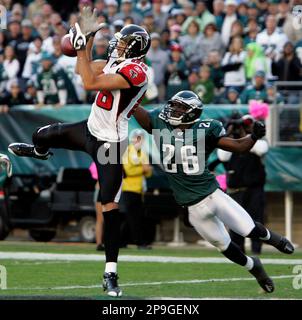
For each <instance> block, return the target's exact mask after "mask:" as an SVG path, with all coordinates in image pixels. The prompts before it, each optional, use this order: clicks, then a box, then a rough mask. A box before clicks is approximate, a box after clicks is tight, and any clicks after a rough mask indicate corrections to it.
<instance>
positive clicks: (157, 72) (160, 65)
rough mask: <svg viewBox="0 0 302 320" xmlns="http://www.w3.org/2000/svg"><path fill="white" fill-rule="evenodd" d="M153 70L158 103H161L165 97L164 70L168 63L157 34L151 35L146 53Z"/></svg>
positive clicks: (167, 57) (167, 56) (167, 55)
mask: <svg viewBox="0 0 302 320" xmlns="http://www.w3.org/2000/svg"><path fill="white" fill-rule="evenodd" d="M147 58H148V59H149V60H150V62H151V65H152V68H153V70H154V83H155V85H156V86H157V87H158V89H159V97H158V98H159V101H160V102H162V101H163V99H164V96H165V89H164V79H165V73H166V68H167V65H168V62H169V54H168V53H167V51H165V50H162V49H161V47H160V35H159V34H158V33H152V34H151V48H150V49H149V51H148V53H147Z"/></svg>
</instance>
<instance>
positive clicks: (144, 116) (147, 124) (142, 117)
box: [133, 107, 152, 134]
mask: <svg viewBox="0 0 302 320" xmlns="http://www.w3.org/2000/svg"><path fill="white" fill-rule="evenodd" d="M133 115H134V118H135V119H136V121H137V122H138V123H139V124H140V126H141V127H142V128H143V129H145V130H146V131H147V132H148V133H150V134H151V131H152V125H151V119H150V116H149V113H148V112H147V111H146V110H145V109H144V108H142V107H138V108H137V109H136V110H135V112H134V114H133Z"/></svg>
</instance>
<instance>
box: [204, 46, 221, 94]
mask: <svg viewBox="0 0 302 320" xmlns="http://www.w3.org/2000/svg"><path fill="white" fill-rule="evenodd" d="M204 63H205V64H207V65H208V66H209V67H210V69H211V79H212V80H213V82H214V85H215V88H216V89H221V88H222V87H223V78H224V72H223V71H222V67H221V55H220V53H219V52H218V51H217V50H212V51H210V52H209V54H208V56H207V58H206V59H205V60H204ZM216 91H217V90H216Z"/></svg>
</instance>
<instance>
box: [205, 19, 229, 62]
mask: <svg viewBox="0 0 302 320" xmlns="http://www.w3.org/2000/svg"><path fill="white" fill-rule="evenodd" d="M201 48H202V53H203V59H205V58H206V57H208V55H209V53H210V52H211V51H214V50H215V51H218V52H219V54H220V55H222V54H223V53H224V45H223V42H222V40H221V36H220V34H219V33H218V31H217V28H216V25H215V24H214V23H209V24H208V25H206V26H205V28H204V32H203V35H202V38H201Z"/></svg>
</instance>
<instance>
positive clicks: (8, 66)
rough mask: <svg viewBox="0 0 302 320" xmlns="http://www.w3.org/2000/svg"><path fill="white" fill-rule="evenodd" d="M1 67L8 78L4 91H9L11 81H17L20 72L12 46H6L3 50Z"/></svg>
mask: <svg viewBox="0 0 302 320" xmlns="http://www.w3.org/2000/svg"><path fill="white" fill-rule="evenodd" d="M3 67H4V71H5V73H6V75H7V77H8V81H7V84H6V90H8V91H9V90H10V84H11V81H13V80H16V79H17V75H18V72H19V70H20V62H19V61H18V60H17V58H16V54H15V50H14V48H13V47H12V46H6V47H5V49H4V61H3Z"/></svg>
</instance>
